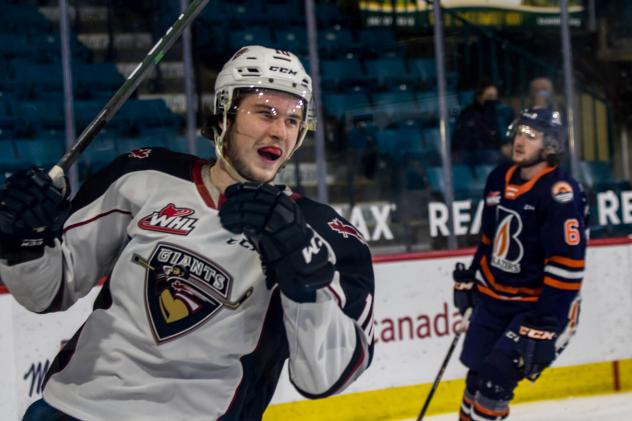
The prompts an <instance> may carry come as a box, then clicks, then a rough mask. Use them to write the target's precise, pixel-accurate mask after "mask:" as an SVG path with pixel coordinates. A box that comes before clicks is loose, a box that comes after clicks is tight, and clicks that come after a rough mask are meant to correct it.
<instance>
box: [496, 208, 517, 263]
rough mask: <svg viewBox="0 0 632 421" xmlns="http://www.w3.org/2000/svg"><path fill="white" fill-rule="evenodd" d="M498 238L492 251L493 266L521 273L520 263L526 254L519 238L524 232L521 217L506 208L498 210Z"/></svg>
mask: <svg viewBox="0 0 632 421" xmlns="http://www.w3.org/2000/svg"><path fill="white" fill-rule="evenodd" d="M496 220H497V221H498V227H497V228H496V236H495V237H494V244H493V250H492V259H491V260H492V266H494V267H497V268H498V269H500V270H503V271H505V272H511V273H520V261H521V260H522V256H523V254H524V248H523V246H522V243H521V242H520V240H519V239H518V236H519V235H520V233H521V232H522V219H521V218H520V215H519V214H518V213H517V212H515V211H513V210H511V209H507V208H505V207H504V206H501V205H498V207H497V208H496Z"/></svg>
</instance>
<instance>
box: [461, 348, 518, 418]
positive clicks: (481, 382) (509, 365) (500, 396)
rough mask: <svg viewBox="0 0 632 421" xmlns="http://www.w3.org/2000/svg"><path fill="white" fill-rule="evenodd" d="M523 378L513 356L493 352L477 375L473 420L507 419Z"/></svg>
mask: <svg viewBox="0 0 632 421" xmlns="http://www.w3.org/2000/svg"><path fill="white" fill-rule="evenodd" d="M522 378H523V375H522V372H521V371H520V370H519V369H518V368H517V366H516V364H515V362H514V359H513V357H512V356H511V355H510V354H507V353H506V352H503V351H500V350H497V349H494V350H493V351H492V352H491V353H490V354H489V355H488V356H487V358H485V361H484V362H483V365H482V367H481V370H480V372H479V373H478V379H477V381H478V384H477V390H476V394H475V395H474V397H473V402H472V408H471V415H470V417H471V418H470V419H471V420H472V421H489V420H504V419H505V418H507V416H508V415H509V403H510V402H511V400H512V399H513V391H514V389H515V388H516V386H517V385H518V382H519V381H520V380H522Z"/></svg>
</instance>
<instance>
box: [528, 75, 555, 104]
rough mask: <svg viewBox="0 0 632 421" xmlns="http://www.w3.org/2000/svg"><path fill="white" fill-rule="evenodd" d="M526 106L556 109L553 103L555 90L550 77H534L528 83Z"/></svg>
mask: <svg viewBox="0 0 632 421" xmlns="http://www.w3.org/2000/svg"><path fill="white" fill-rule="evenodd" d="M526 105H527V107H528V108H535V109H538V108H551V109H557V107H556V103H555V91H554V90H553V83H552V82H551V79H549V78H546V77H538V78H535V79H533V80H532V81H531V83H529V97H528V98H527V104H526Z"/></svg>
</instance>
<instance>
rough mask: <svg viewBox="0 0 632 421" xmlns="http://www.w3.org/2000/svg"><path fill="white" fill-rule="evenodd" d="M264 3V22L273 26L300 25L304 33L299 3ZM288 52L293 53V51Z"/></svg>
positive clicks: (303, 20)
mask: <svg viewBox="0 0 632 421" xmlns="http://www.w3.org/2000/svg"><path fill="white" fill-rule="evenodd" d="M266 3H267V4H266V16H267V19H266V21H267V22H268V23H269V24H272V25H273V26H276V25H301V24H302V25H303V31H305V12H304V11H303V9H302V8H301V7H300V4H301V2H296V1H288V2H284V3H271V2H266ZM290 51H292V52H294V51H293V50H290Z"/></svg>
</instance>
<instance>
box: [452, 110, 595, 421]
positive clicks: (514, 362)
mask: <svg viewBox="0 0 632 421" xmlns="http://www.w3.org/2000/svg"><path fill="white" fill-rule="evenodd" d="M509 132H510V133H509V135H510V137H511V138H512V139H513V154H512V160H513V163H511V164H503V165H500V166H498V167H497V168H496V169H494V170H493V171H492V172H491V173H490V175H489V177H488V178H487V183H486V186H485V190H484V196H483V198H484V201H485V205H484V210H483V215H482V221H481V234H480V242H479V245H478V248H477V249H476V253H475V255H474V258H473V259H472V263H471V265H470V267H469V268H467V269H466V268H465V265H463V264H462V263H459V264H457V267H456V268H455V270H454V272H453V278H454V303H455V305H456V307H457V308H458V309H459V311H460V312H461V313H462V314H465V313H466V311H467V310H468V308H472V307H473V312H472V316H471V319H470V324H469V327H468V330H467V334H466V337H465V342H464V344H463V351H462V353H461V362H462V363H463V364H464V365H465V366H466V367H467V368H468V373H467V378H466V388H465V392H464V394H463V401H462V404H461V410H460V418H459V419H460V420H476V421H481V420H502V419H505V418H507V417H508V415H509V403H510V402H511V400H512V399H513V397H514V389H515V388H516V386H517V384H518V383H519V382H520V381H521V380H523V379H525V378H526V379H528V380H531V381H535V380H536V379H537V378H538V376H539V375H540V373H541V372H542V371H543V370H544V369H546V368H547V367H548V366H550V365H551V363H552V362H553V361H554V359H555V358H556V357H557V355H559V353H560V352H561V351H562V350H563V349H564V348H565V347H566V345H567V344H568V342H569V340H570V337H571V336H572V335H573V333H574V332H575V329H576V328H577V323H578V316H579V305H580V297H579V291H580V288H581V285H582V278H583V276H584V268H585V260H584V259H585V253H586V242H587V239H588V232H587V227H588V216H589V214H588V207H587V204H586V197H585V195H584V192H583V191H582V189H581V187H580V185H579V184H578V183H577V182H576V181H575V180H574V179H573V178H572V177H571V176H570V175H568V174H566V173H565V172H564V171H563V170H562V169H561V168H560V167H559V163H560V158H561V156H562V153H563V151H564V140H565V128H564V126H563V125H562V122H561V119H560V113H559V112H557V111H552V110H550V109H548V108H538V109H535V108H530V109H525V110H523V111H521V112H520V115H519V117H518V118H517V119H516V120H515V121H514V123H513V124H512V125H511V126H510V130H509Z"/></svg>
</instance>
